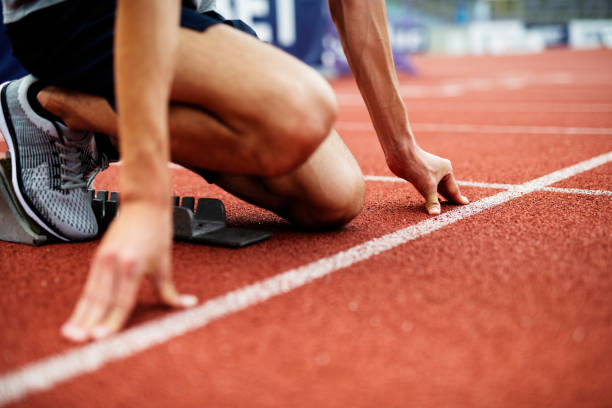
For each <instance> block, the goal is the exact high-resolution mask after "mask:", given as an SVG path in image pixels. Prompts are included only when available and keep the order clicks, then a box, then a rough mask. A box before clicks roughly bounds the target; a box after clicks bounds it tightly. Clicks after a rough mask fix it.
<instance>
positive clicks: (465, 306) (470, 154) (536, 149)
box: [0, 50, 612, 407]
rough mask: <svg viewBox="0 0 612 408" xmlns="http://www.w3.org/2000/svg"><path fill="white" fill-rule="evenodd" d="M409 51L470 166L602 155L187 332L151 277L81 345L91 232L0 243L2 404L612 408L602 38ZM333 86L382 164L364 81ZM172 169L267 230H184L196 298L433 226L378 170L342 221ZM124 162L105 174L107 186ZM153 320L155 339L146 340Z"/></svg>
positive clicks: (559, 164)
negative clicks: (302, 217)
mask: <svg viewBox="0 0 612 408" xmlns="http://www.w3.org/2000/svg"><path fill="white" fill-rule="evenodd" d="M416 63H417V66H418V67H419V68H420V71H421V75H420V76H419V77H417V78H410V77H405V78H401V84H402V91H403V93H404V95H405V97H406V103H407V106H408V108H409V111H410V112H411V120H412V123H413V125H414V128H415V132H416V136H417V140H418V141H419V143H420V144H421V145H422V146H423V147H424V148H426V149H428V150H431V151H433V152H434V153H437V154H440V155H442V156H446V157H448V158H450V159H451V160H452V161H453V163H454V167H455V171H456V174H457V177H458V178H459V179H460V180H464V181H469V180H471V181H474V182H484V183H499V184H513V185H518V184H523V183H527V182H529V181H531V180H534V179H536V178H538V177H542V176H547V175H550V174H557V173H555V172H557V171H558V170H561V169H565V168H568V167H570V166H574V165H576V164H578V163H584V162H585V161H588V160H590V159H593V158H595V157H599V158H601V157H604V158H603V159H600V160H599V162H597V163H596V164H598V165H597V166H595V167H594V168H592V169H588V170H585V171H582V172H578V170H580V169H578V170H576V169H575V168H574V171H573V172H570V173H567V174H565V176H564V178H552V177H550V176H547V177H548V178H546V183H550V186H551V187H557V188H561V189H565V190H554V191H533V190H535V188H533V189H532V190H530V191H529V192H528V193H517V194H516V195H515V196H510V195H509V194H514V193H512V191H515V190H511V192H510V193H508V192H505V191H506V190H504V189H503V188H502V187H503V186H496V185H490V184H488V185H484V186H482V185H481V187H463V190H464V193H465V194H466V195H468V196H469V197H470V198H471V199H472V201H477V200H480V199H483V200H485V201H481V203H486V202H491V201H486V200H493V199H494V198H495V197H498V196H499V195H497V196H496V194H500V192H501V194H502V195H503V194H506V195H505V196H503V197H506V198H507V199H504V200H505V201H504V200H501V201H500V202H498V203H496V204H495V205H489V206H488V207H487V208H485V209H484V210H483V211H482V212H480V213H477V214H474V215H471V214H467V212H466V211H465V210H464V209H459V208H457V207H455V206H450V205H446V206H444V212H445V214H446V216H447V217H454V218H452V220H451V221H452V223H450V224H449V225H446V226H444V227H441V228H438V229H435V228H434V229H430V230H427V231H425V232H422V233H419V234H421V235H418V236H416V238H414V239H412V240H410V241H406V242H404V243H402V244H398V245H397V246H394V247H392V248H387V249H386V250H385V251H383V252H381V253H379V254H377V255H373V256H371V257H367V258H366V259H363V260H361V261H360V260H359V259H358V257H357V255H355V254H363V253H364V252H367V251H368V250H369V249H368V248H370V249H371V245H370V244H368V245H370V246H367V247H360V248H361V249H359V250H358V251H356V252H351V253H350V254H351V255H350V256H347V257H348V258H350V262H349V263H348V264H347V265H345V266H344V267H338V268H336V269H334V268H333V267H332V268H331V269H332V270H331V272H329V273H328V274H327V275H325V276H324V277H322V278H320V279H318V280H314V281H312V282H310V283H307V284H304V285H301V284H300V285H296V287H290V288H284V289H283V287H281V286H282V285H281V286H278V285H277V286H274V285H270V287H274V288H276V289H278V288H281V289H280V290H279V291H277V292H274V291H271V292H270V291H267V292H266V290H268V289H269V288H268V289H266V288H263V289H262V287H261V286H258V287H257V288H258V289H257V290H256V291H255V292H248V293H247V292H245V291H243V292H239V293H240V296H237V297H234V298H231V299H229V302H228V303H224V304H223V305H221V306H219V305H218V304H215V305H217V308H216V309H214V310H213V309H211V310H213V312H214V313H217V314H216V315H215V314H214V313H213V314H209V315H206V316H208V317H209V318H211V319H212V320H210V321H206V320H204V321H202V322H200V323H193V319H191V320H190V319H189V318H186V319H187V320H188V321H189V322H190V323H189V324H191V326H189V331H187V332H186V333H182V334H179V335H172V334H171V332H172V330H176V327H177V325H178V323H177V322H178V321H179V320H180V319H181V318H183V317H184V314H182V313H181V312H173V311H170V310H166V309H163V308H161V307H159V306H158V305H157V304H156V303H155V299H154V297H153V295H152V291H151V289H150V288H148V287H145V288H143V290H142V292H141V294H140V298H141V302H140V304H139V306H138V308H137V310H136V312H135V314H134V317H133V319H132V321H131V322H130V328H129V330H127V331H125V332H124V333H123V334H122V335H121V336H118V337H117V339H119V340H117V342H116V343H104V344H101V345H99V344H98V345H96V344H94V345H93V346H92V345H90V346H87V347H83V346H75V345H72V344H69V343H68V342H66V341H64V340H62V339H61V338H60V336H59V331H58V329H59V326H60V325H61V323H62V322H63V321H64V319H66V317H67V316H68V315H69V313H70V311H71V308H72V306H73V303H74V302H75V300H76V298H77V296H78V293H79V291H80V287H81V285H82V284H83V282H84V280H85V277H86V274H87V267H88V262H89V259H90V258H91V256H92V254H93V251H94V249H95V246H96V243H95V242H91V243H84V244H61V245H52V246H47V247H42V248H30V247H25V246H21V245H16V244H9V243H0V279H1V282H2V284H1V285H0V307H1V310H2V312H1V313H2V314H1V319H2V322H1V323H2V327H3V331H2V335H1V336H0V350H2V351H1V354H0V405H2V402H6V403H8V404H9V405H10V406H28V407H30V406H34V407H36V406H41V407H49V406H62V407H63V406H87V407H96V406H100V407H114V406H117V407H119V406H121V407H123V406H148V407H149V406H150V407H156V406H159V407H168V406H177V407H183V406H202V405H208V406H223V407H225V406H299V407H302V406H303V407H311V406H322V407H336V406H338V407H345V406H363V407H373V406H389V407H394V406H397V407H404V406H423V407H430V406H431V407H438V406H453V407H454V406H471V407H481V406H482V407H490V406H499V407H515V406H534V407H535V406H568V407H569V406H572V407H573V406H594V407H595V406H609V405H612V391H611V389H612V388H611V387H610V384H611V383H612V348H611V347H610V344H611V342H612V324H611V323H612V297H611V296H610V293H611V291H612V277H611V274H610V271H611V270H612V268H611V261H610V260H611V259H612V227H611V225H612V211H611V210H612V193H610V190H612V164H611V163H610V160H612V157H610V154H608V155H607V156H602V155H605V154H607V153H608V152H610V151H612V69H610V68H612V52H609V51H588V52H576V51H566V50H564V51H555V52H549V53H545V54H540V55H530V56H514V57H495V58H492V57H486V58H485V57H478V58H455V59H447V58H434V57H419V58H417V60H416ZM333 85H334V88H335V89H336V91H337V94H338V98H339V101H340V104H341V118H340V121H339V124H338V129H339V130H340V131H341V134H342V136H343V137H344V139H345V140H346V142H347V144H348V145H349V147H350V148H351V150H352V151H353V152H354V153H355V155H356V157H357V159H358V160H359V162H360V164H361V165H362V167H363V169H364V173H365V174H366V175H369V176H391V174H390V173H389V171H388V170H387V169H386V168H385V164H384V159H383V155H382V152H381V150H380V148H379V147H377V141H376V138H375V136H374V134H373V132H372V130H371V127H370V125H369V123H368V119H367V113H366V111H365V108H364V107H363V104H362V103H361V102H360V101H359V99H358V94H357V90H356V87H355V85H354V83H353V81H352V80H350V79H343V80H339V81H336V82H334V84H333ZM606 161H607V163H606ZM593 166H594V165H593ZM581 169H582V170H584V168H581ZM172 171H173V175H174V185H175V190H176V192H177V193H179V194H181V195H197V196H218V197H221V198H222V199H224V201H225V202H226V205H227V208H228V216H229V218H230V220H231V223H232V224H234V225H240V226H252V227H257V228H265V229H270V230H273V231H274V232H275V235H274V237H273V238H272V239H271V240H269V241H267V242H265V243H262V244H259V245H256V246H253V247H250V248H246V249H242V250H238V251H234V250H228V249H219V248H211V247H203V246H195V245H190V244H184V243H177V244H175V247H174V271H175V275H176V279H177V282H178V285H179V286H180V288H181V289H182V290H184V291H185V292H190V293H195V294H197V295H198V296H199V298H200V299H201V301H202V302H203V303H204V302H207V301H210V300H211V299H217V300H218V299H219V297H220V296H223V295H224V294H226V293H228V292H231V291H236V290H239V289H241V288H244V287H246V286H248V285H253V284H256V283H257V282H261V281H262V280H263V279H266V278H274V277H275V276H277V275H279V274H281V273H284V272H286V271H289V270H291V269H293V268H297V267H300V266H303V265H308V264H309V263H312V262H315V261H319V260H321V259H322V258H326V257H333V256H334V255H335V254H337V253H338V252H339V251H343V250H349V249H350V248H353V247H355V246H357V245H360V244H362V243H364V242H365V243H369V242H371V240H372V239H374V238H377V237H381V236H385V234H389V233H392V232H394V231H397V230H400V229H402V228H408V229H409V230H410V231H414V230H416V229H419V231H420V229H423V228H425V227H428V226H431V225H433V223H435V222H436V221H432V220H431V219H430V218H429V217H427V216H426V215H425V214H424V213H423V210H422V202H421V199H420V198H419V197H418V195H417V194H416V193H415V191H414V190H413V189H412V188H411V187H409V186H408V185H406V184H399V183H397V182H395V181H393V180H390V181H380V180H379V181H376V180H372V179H370V180H369V181H368V182H367V183H368V184H367V185H368V191H367V202H366V207H365V209H364V212H363V213H362V214H361V215H360V216H359V217H358V218H357V219H355V220H354V221H353V222H352V223H351V224H350V225H349V226H347V227H346V228H344V229H343V230H341V231H337V232H332V233H320V234H306V233H300V232H296V231H293V230H292V229H291V228H290V226H289V225H288V224H286V223H285V222H283V221H282V220H280V219H279V218H277V217H276V216H274V215H271V214H270V213H267V212H265V211H263V210H259V209H256V208H253V207H250V206H248V205H246V204H244V203H242V202H240V201H239V200H237V199H235V198H232V197H230V196H228V195H227V194H225V193H223V192H220V191H219V190H218V189H216V187H214V186H210V185H208V184H207V183H206V182H203V181H202V180H200V179H199V178H198V177H197V176H195V175H193V174H191V173H188V172H187V171H185V170H182V169H173V170H172ZM116 172H117V168H111V169H110V170H109V171H107V172H105V173H104V174H103V175H102V176H101V177H100V179H99V180H97V182H96V183H97V187H98V188H113V187H114V186H116ZM546 183H544V184H546ZM544 184H542V185H540V187H542V186H544ZM528 186H529V185H528ZM493 187H497V188H493ZM511 187H512V186H506V188H511ZM523 187H525V185H523ZM568 189H577V190H579V191H577V190H568ZM487 197H488V198H487ZM462 211H463V212H462ZM457 214H459V215H457ZM468 215H469V216H468ZM449 219H450V218H449ZM415 226H416V227H415ZM411 228H412V229H411ZM383 241H384V239H383ZM402 242H403V241H402ZM351 257H352V258H351ZM334 259H335V258H334ZM309 268H310V269H309ZM322 269H324V268H323V267H322V266H321V265H318V266H315V267H310V266H309V267H306V270H307V271H315V272H316V271H319V270H322ZM291 276H292V277H293V278H295V276H296V275H295V274H293V275H291ZM275 282H276V281H275ZM277 283H278V282H277ZM290 283H291V284H293V283H295V280H292V281H291V282H290ZM276 289H275V290H276ZM285 289H287V290H285ZM249 293H250V294H251V295H252V294H253V293H255V294H256V295H257V296H260V295H261V296H263V295H262V294H267V295H269V298H267V299H265V300H264V299H263V298H262V299H259V298H257V299H259V300H262V301H261V302H260V301H258V300H257V299H255V300H253V298H249V297H248V296H250V295H249ZM267 295H266V296H267ZM245 299H246V300H245ZM249 299H250V300H249ZM247 300H248V301H249V302H252V303H246V304H242V303H241V302H245V301H247ZM205 305H206V304H205ZM238 306H239V307H238ZM201 308H202V307H200V309H201ZM234 309H237V310H234ZM202 313H204V312H202ZM211 313H212V312H211ZM201 316H202V315H200V317H201ZM211 316H213V317H211ZM161 319H166V320H164V321H165V322H166V323H167V325H166V326H162V325H161V324H160V322H162V320H161ZM168 322H169V323H168ZM145 328H151V330H152V331H151V332H147V333H149V334H151V333H153V335H156V336H161V337H160V340H159V341H156V342H153V343H151V344H149V343H147V341H148V340H150V338H151V336H144V335H143V333H144V329H145ZM179 332H180V330H179ZM130 333H135V334H137V336H133V337H129V336H130ZM164 336H165V337H164ZM134 338H137V339H138V341H141V340H142V339H143V338H144V340H143V341H144V343H145V346H144V347H143V348H142V349H138V347H136V346H135V342H134ZM95 347H98V348H95ZM122 350H124V351H125V353H126V354H125V355H122V356H120V357H117V354H116V353H118V352H121V351H122ZM86 352H87V353H89V354H87V353H86ZM113 356H115V357H113ZM51 357H57V358H56V360H54V361H55V362H54V363H53V364H51V362H50V361H51V360H49V358H51ZM92 361H94V362H95V364H94V363H92ZM90 364H94V365H91V366H90ZM39 386H40V387H46V388H45V389H41V388H39Z"/></svg>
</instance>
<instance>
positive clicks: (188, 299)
mask: <svg viewBox="0 0 612 408" xmlns="http://www.w3.org/2000/svg"><path fill="white" fill-rule="evenodd" d="M179 303H180V304H181V306H183V307H193V306H195V305H197V304H198V298H197V297H195V296H193V295H181V296H180V297H179Z"/></svg>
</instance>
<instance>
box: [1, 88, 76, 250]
mask: <svg viewBox="0 0 612 408" xmlns="http://www.w3.org/2000/svg"><path fill="white" fill-rule="evenodd" d="M9 83H10V81H9V82H5V83H3V84H2V85H0V100H1V101H0V102H1V105H2V111H1V112H0V132H2V135H3V136H4V140H5V141H6V144H7V146H8V149H9V152H10V154H11V183H12V184H13V190H14V191H15V196H16V197H17V200H18V201H19V204H20V205H21V207H22V208H23V210H24V211H25V212H26V214H27V215H28V216H29V217H30V218H32V220H33V221H34V222H36V223H37V224H38V225H40V226H41V227H42V228H44V229H45V231H47V232H49V233H50V234H51V235H53V236H54V237H57V238H58V239H60V240H62V241H70V239H68V238H66V237H64V236H63V235H62V234H60V233H59V232H57V231H55V230H54V228H53V227H51V226H50V225H48V224H47V223H46V222H45V221H43V220H42V219H41V217H40V216H39V215H38V212H37V211H36V209H34V208H33V206H32V205H31V204H30V202H29V200H27V199H26V198H25V197H24V194H22V192H21V191H22V190H21V183H20V182H19V177H18V176H17V165H18V162H19V154H18V153H17V149H16V143H15V141H14V140H13V135H12V133H11V132H10V131H9V124H8V123H7V121H6V117H7V116H8V115H9V112H8V105H7V103H6V91H5V88H6V87H7V86H8V84H9ZM11 127H12V125H11Z"/></svg>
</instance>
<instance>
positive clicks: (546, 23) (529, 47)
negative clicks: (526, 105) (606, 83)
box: [0, 0, 612, 80]
mask: <svg viewBox="0 0 612 408" xmlns="http://www.w3.org/2000/svg"><path fill="white" fill-rule="evenodd" d="M364 1H366V0H364ZM387 4H388V9H389V23H390V32H391V39H392V43H393V48H394V52H395V59H396V64H397V66H398V69H399V70H400V71H403V72H408V73H413V74H414V73H415V72H416V71H415V69H414V67H413V66H412V64H411V61H410V55H412V54H415V53H431V54H442V55H450V56H461V55H482V54H493V55H500V54H521V53H538V52H543V51H545V50H547V49H551V48H558V47H571V48H576V49H592V48H612V0H388V1H387ZM217 6H218V11H219V12H220V13H221V14H223V15H224V16H226V17H227V18H239V19H242V20H244V21H245V22H247V23H248V24H250V25H251V26H253V27H254V28H255V31H257V33H258V35H259V36H260V38H261V39H263V40H264V41H268V42H271V43H274V44H276V45H277V46H279V47H281V48H284V49H285V50H287V51H288V52H290V53H292V54H293V55H295V56H297V57H298V58H300V59H302V60H303V61H305V62H306V63H308V64H310V65H312V66H315V67H317V68H318V69H319V70H320V71H321V72H323V73H324V74H325V75H327V76H330V77H333V76H338V75H343V74H347V73H348V72H349V71H348V66H347V64H346V60H345V59H344V54H343V53H342V49H341V46H340V42H339V39H338V36H337V33H336V31H335V29H334V27H333V24H332V23H331V19H330V17H329V12H328V8H327V1H326V0H217ZM0 57H1V60H0V79H1V80H6V79H9V78H14V77H17V76H20V75H22V73H23V71H21V70H20V67H19V66H18V64H16V62H15V61H14V60H13V59H12V58H11V52H10V47H9V46H8V44H7V43H6V39H5V38H4V37H3V36H2V37H0Z"/></svg>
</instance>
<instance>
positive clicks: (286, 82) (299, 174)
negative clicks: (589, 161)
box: [39, 26, 364, 228]
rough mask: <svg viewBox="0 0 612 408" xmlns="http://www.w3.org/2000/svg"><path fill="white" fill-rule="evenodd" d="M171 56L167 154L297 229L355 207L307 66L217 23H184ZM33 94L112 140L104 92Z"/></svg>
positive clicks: (354, 170) (360, 189) (329, 99)
mask: <svg viewBox="0 0 612 408" xmlns="http://www.w3.org/2000/svg"><path fill="white" fill-rule="evenodd" d="M183 37H184V38H183ZM194 43H195V45H194ZM220 44H221V45H222V50H219V49H214V47H215V46H216V47H219V46H220ZM211 48H213V49H211ZM203 50H205V51H206V52H202V51H203ZM209 52H210V55H213V56H214V57H212V58H209V57H208V56H207V55H206V54H208V53H209ZM219 55H222V56H223V57H222V58H220V57H219ZM179 61H180V63H179V68H178V72H177V79H176V80H175V83H174V87H173V92H172V99H173V102H172V104H171V107H170V134H171V152H172V159H173V161H175V162H177V163H179V164H182V165H184V166H187V167H192V168H206V169H210V170H216V171H220V172H221V173H223V175H222V177H221V178H220V179H219V181H218V184H219V185H220V186H221V187H223V188H225V189H226V190H228V191H230V192H232V193H233V194H235V195H237V196H239V197H241V198H243V199H245V200H247V201H249V202H251V203H254V204H256V205H259V206H261V207H264V208H267V209H270V210H272V211H274V212H276V213H278V214H279V215H281V216H283V217H285V218H287V219H289V220H291V221H292V222H294V223H296V224H298V225H300V226H303V227H308V228H327V227H333V226H339V225H342V224H344V223H346V222H348V221H350V219H352V218H353V217H354V216H355V215H357V214H358V213H359V211H360V210H361V207H362V204H363V194H364V185H363V177H362V175H361V171H360V169H359V166H358V165H357V163H356V161H355V159H354V158H353V156H352V155H351V153H350V152H349V150H348V149H347V148H346V146H345V145H344V143H343V142H342V140H341V139H340V138H339V136H338V135H337V134H336V133H335V132H332V133H331V134H330V135H329V137H327V135H328V134H329V128H330V127H331V122H332V121H333V119H334V117H335V104H334V102H333V94H332V95H331V96H330V95H329V93H330V92H331V90H330V89H329V86H328V85H327V84H326V83H325V82H324V81H323V80H322V79H321V78H320V77H319V76H318V75H316V74H315V73H313V72H312V71H311V70H310V68H308V67H306V66H305V65H303V64H301V63H300V62H298V61H297V60H295V59H293V58H292V57H289V56H287V55H285V54H283V53H281V52H279V51H277V50H275V49H273V48H272V47H269V46H267V45H265V44H262V43H260V42H258V41H256V40H254V39H252V38H251V37H249V36H246V35H243V34H242V33H240V32H238V31H235V30H232V29H229V28H227V27H224V26H216V27H213V28H211V29H210V30H209V31H207V32H206V33H204V34H200V33H195V32H192V31H189V30H183V32H182V38H181V58H179ZM275 73H276V74H275ZM278 73H280V76H279V74H278ZM219 84H227V85H226V86H224V87H220V86H219ZM39 100H40V102H41V104H42V105H43V106H44V107H45V108H46V109H48V110H49V111H51V112H52V113H54V114H56V115H57V116H59V117H61V118H62V119H63V120H64V121H65V122H66V124H67V125H68V126H69V127H71V128H74V129H87V130H93V131H98V132H102V133H105V134H108V135H109V136H111V138H113V139H115V141H116V138H117V136H118V135H117V120H116V115H115V113H114V111H113V110H112V109H111V108H110V106H109V105H108V103H107V102H106V101H105V100H104V99H102V98H99V97H95V96H89V95H84V94H79V93H74V92H67V91H64V90H61V89H57V88H47V89H45V90H43V91H42V92H41V93H40V94H39ZM323 140H325V141H324V142H323V143H322V144H321V142H322V141H323ZM315 149H316V150H315Z"/></svg>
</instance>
